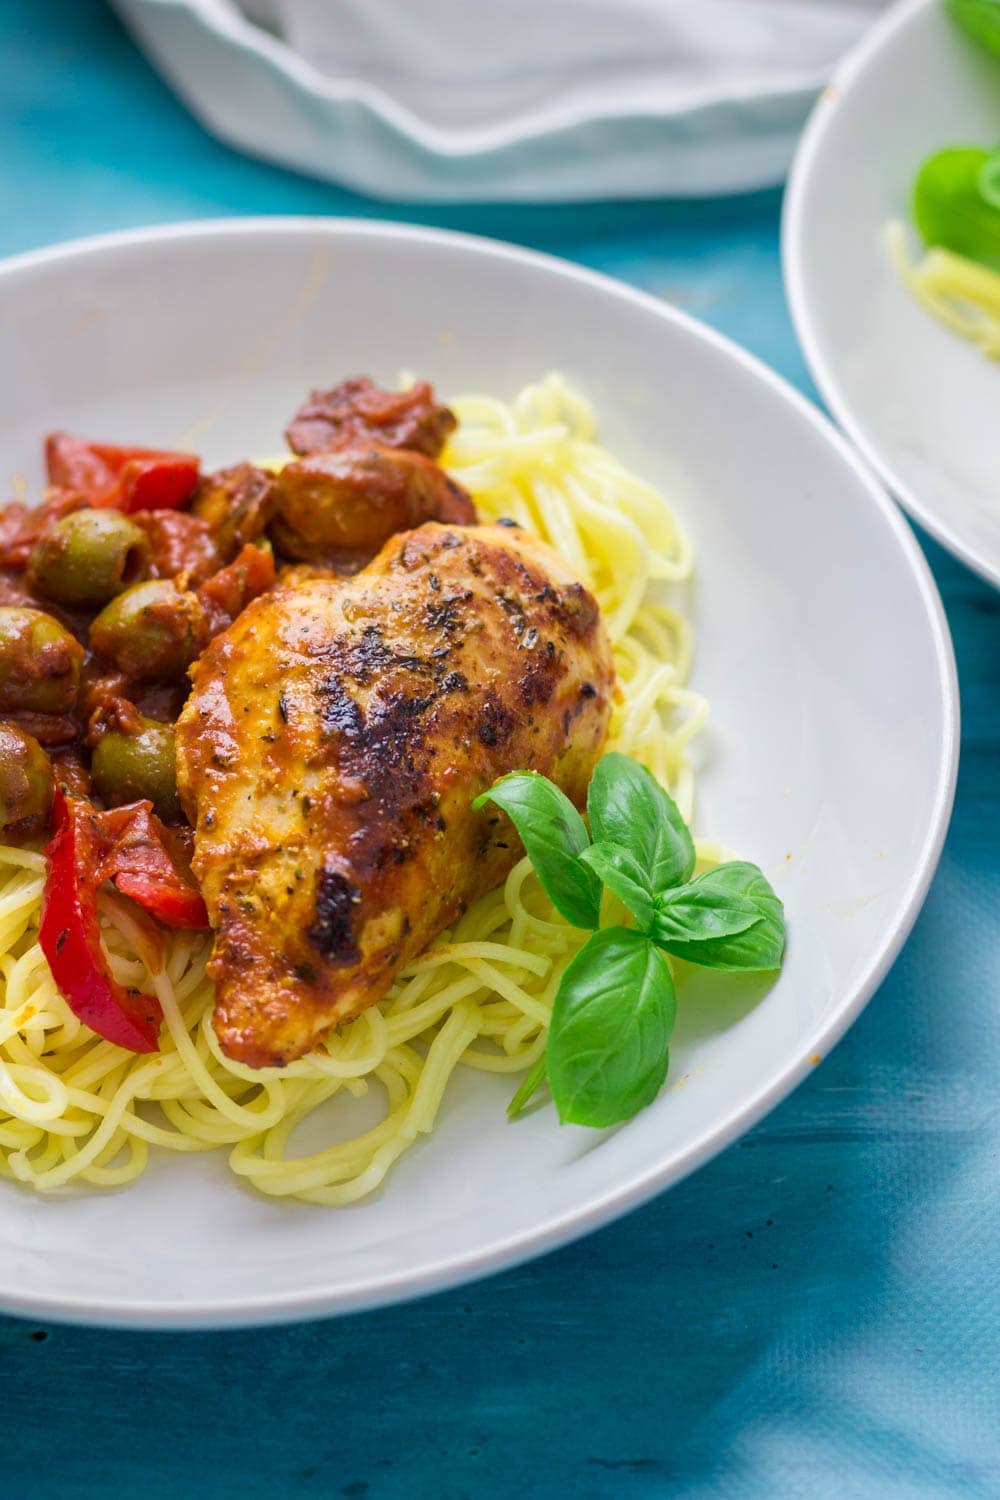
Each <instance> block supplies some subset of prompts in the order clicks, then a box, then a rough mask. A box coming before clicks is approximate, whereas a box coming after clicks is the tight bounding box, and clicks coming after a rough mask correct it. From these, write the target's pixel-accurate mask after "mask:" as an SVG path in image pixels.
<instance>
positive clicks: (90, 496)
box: [45, 432, 200, 512]
mask: <svg viewBox="0 0 1000 1500" xmlns="http://www.w3.org/2000/svg"><path fill="white" fill-rule="evenodd" d="M45 464H46V469H47V472H48V477H49V483H50V484H55V485H60V486H63V487H65V488H66V489H70V490H73V491H74V492H75V493H77V494H79V495H82V496H83V497H84V499H85V500H86V502H87V504H88V505H92V506H95V507H97V508H99V509H100V508H102V507H107V506H114V507H115V508H116V509H118V510H123V511H126V512H128V511H134V510H179V509H180V508H181V506H183V505H186V504H187V502H188V501H189V500H190V499H191V496H192V495H193V494H194V491H195V489H196V487H197V484H198V480H199V477H200V467H199V462H198V458H197V456H196V455H195V454H193V453H170V452H166V451H162V450H160V449H157V448H123V447H120V446H118V445H117V444H114V443H91V442H88V441H87V440H86V439H85V438H77V437H72V436H71V435H70V434H69V433H67V432H53V433H50V434H49V436H48V437H47V438H46V440H45Z"/></svg>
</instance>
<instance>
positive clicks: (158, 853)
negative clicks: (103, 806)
mask: <svg viewBox="0 0 1000 1500" xmlns="http://www.w3.org/2000/svg"><path fill="white" fill-rule="evenodd" d="M97 816H98V817H99V818H100V819H101V824H102V828H103V830H104V831H105V833H106V836H107V837H108V838H110V839H111V840H113V843H112V846H111V848H110V849H109V851H108V853H107V855H106V856H105V859H104V870H105V873H106V878H107V879H109V880H112V881H113V882H114V884H115V885H116V886H117V887H118V889H119V890H120V891H121V893H122V895H123V896H128V897H129V898H130V899H131V900H132V901H135V902H137V903H138V905H139V906H141V907H143V908H144V909H145V910H146V911H148V912H149V913H150V915H151V916H154V917H157V918H159V920H160V921H161V922H162V923H163V924H164V925H165V926H167V927H195V928H201V927H207V926H208V912H207V911H206V909H205V903H204V901H203V900H202V896H201V892H200V891H199V889H198V887H197V886H196V885H195V883H194V881H193V880H192V878H191V876H190V875H189V874H188V872H187V867H186V865H187V862H186V860H185V859H184V855H183V852H182V851H181V849H180V848H179V847H178V845H177V841H176V839H174V838H173V837H172V836H171V834H170V831H169V830H168V829H167V828H165V827H164V826H163V824H162V823H161V822H160V820H159V818H158V817H157V816H156V814H155V813H154V812H153V808H152V803H150V802H132V803H130V804H129V805H128V806H127V807H113V808H110V809H109V810H108V811H107V812H105V813H99V814H98V815H97Z"/></svg>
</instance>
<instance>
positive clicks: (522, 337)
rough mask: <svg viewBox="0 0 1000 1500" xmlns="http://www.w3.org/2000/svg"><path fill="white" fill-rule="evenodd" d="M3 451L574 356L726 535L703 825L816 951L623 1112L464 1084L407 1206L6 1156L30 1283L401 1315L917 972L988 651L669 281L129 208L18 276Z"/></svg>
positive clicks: (735, 1118)
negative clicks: (918, 945) (49, 1190)
mask: <svg viewBox="0 0 1000 1500" xmlns="http://www.w3.org/2000/svg"><path fill="white" fill-rule="evenodd" d="M0 293H2V295H3V302H4V307H5V312H6V317H5V320H4V322H3V324H2V330H0V368H3V369H6V370H9V371H16V372H17V378H16V380H13V381H10V382H8V390H7V393H6V397H5V400H4V402H3V405H2V408H0V424H2V425H0V472H3V473H9V472H10V471H11V470H21V471H26V472H27V473H28V476H29V478H30V480H31V481H33V482H36V483H37V482H38V481H40V477H41V476H40V467H39V463H38V456H39V439H40V437H41V435H42V433H43V432H45V430H46V429H47V428H50V427H52V426H53V425H58V426H62V427H67V428H69V429H71V430H76V431H79V432H83V433H93V434H99V435H104V436H107V437H110V438H112V439H118V440H124V441H128V440H132V439H134V440H137V441H143V442H148V443H151V444H154V445H156V444H162V445H171V444H175V445H176V444H180V443H190V442H192V441H195V442H197V443H198V445H199V447H200V448H201V450H202V452H203V454H204V456H205V458H206V461H207V462H208V463H210V464H212V463H221V462H225V461H230V460H233V459H235V458H237V457H239V456H241V455H245V454H247V453H259V452H267V451H269V450H273V448H274V447H275V445H276V444H277V443H278V441H279V434H280V430H281V426H282V423H283V421H284V419H285V418H286V416H287V415H288V413H290V412H291V411H292V410H293V408H294V406H295V405H296V403H297V401H298V400H299V398H300V397H301V394H302V392H303V391H305V390H306V389H308V388H309V387H310V386H311V385H315V384H318V383H321V382H328V381H331V380H335V379H337V378H339V377H340V376H342V375H344V374H346V373H349V372H353V371H357V370H369V371H371V373H372V374H373V375H374V376H376V377H381V378H382V379H385V380H391V379H392V378H394V376H395V374H396V372H397V371H398V370H399V369H400V367H408V368H410V369H412V370H415V371H419V372H420V373H421V374H422V375H427V376H429V377H431V378H433V379H434V380H435V381H436V382H437V384H438V386H439V388H440V389H441V390H442V391H443V392H444V393H446V394H447V393H448V392H457V391H462V390H467V389H475V388H478V389H481V390H486V391H491V392H494V393H496V394H498V395H500V396H505V397H506V396H510V395H512V394H513V393H514V392H515V391H516V390H517V389H518V387H520V386H521V385H522V384H523V383H524V382H525V381H528V380H530V379H532V378H534V377H536V376H538V375H539V374H540V373H541V372H543V371H545V370H547V369H549V368H553V367H555V368H559V369H561V370H562V371H564V372H565V374H566V375H567V376H569V377H570V378H571V379H572V380H573V381H574V382H576V383H577V384H578V385H579V386H580V387H582V389H583V390H584V391H585V392H586V393H587V394H588V395H589V396H590V397H591V398H592V399H593V401H594V402H595V403H596V406H597V409H598V412H599V413H600V418H601V427H602V435H603V437H604V439H605V440H606V441H607V442H608V443H609V444H610V445H611V446H612V447H613V448H614V449H615V450H616V451H617V452H618V453H620V454H621V455H622V456H623V457H624V458H625V459H626V460H627V461H628V462H630V463H632V464H634V465H635V466H636V467H637V468H638V469H639V470H640V471H641V472H643V473H645V474H648V475H650V476H652V477H653V478H654V479H656V480H657V481H658V482H659V483H661V484H662V485H664V486H665V487H666V488H667V489H668V490H669V491H670V493H671V494H672V495H673V496H674V498H675V500H676V502H677V504H678V506H679V508H680V510H681V512H682V514H683V515H684V517H685V518H686V520H687V522H688V524H689V526H690V528H691V531H692V532H693V534H694V538H695V542H696V545H697V551H698V557H699V581H698V586H697V589H696V592H695V599H694V605H693V608H694V616H695V622H696V627H697V631H698V652H697V662H696V674H695V680H696V684H697V686H698V687H699V688H701V689H702V690H703V691H705V692H706V693H707V694H708V695H709V698H710V699H711V703H712V710H713V717H712V724H711V729H710V732H709V736H708V744H707V748H706V754H705V764H704V769H703V773H702V777H701V792H700V800H699V816H698V825H699V827H700V829H701V830H702V831H703V832H706V833H710V834H712V835H718V836H721V837H723V838H724V839H725V840H726V841H727V842H728V843H729V844H730V845H732V846H733V847H735V848H737V849H738V850H740V851H741V852H744V853H746V854H747V855H748V856H750V857H753V858H755V859H757V860H758V861H759V862H760V863H761V864H762V865H763V866H764V868H765V869H766V871H767V872H768V873H769V875H770V876H771V878H772V879H773V881H774V883H775V885H776V886H777V888H778V890H779V891H780V893H781V895H782V896H783V898H784V900H785V903H786V906H787V912H788V920H789V929H790V942H789V950H788V958H787V962H786V965H785V969H784V971H783V973H782V975H781V978H780V980H779V981H778V983H777V984H776V985H775V986H774V988H773V989H772V990H771V991H770V992H769V993H768V994H767V995H766V996H765V997H764V998H763V999H760V1001H759V1003H757V1004H752V1003H751V999H750V997H749V996H748V995H747V994H746V993H745V992H744V993H743V994H740V993H739V992H738V991H737V990H736V989H735V988H733V987H731V986H728V985H726V984H725V983H724V984H723V985H722V987H721V990H720V988H719V986H718V984H717V983H716V984H715V985H714V986H713V987H711V988H710V989H709V990H707V991H705V992H702V993H696V992H694V991H693V990H688V991H686V992H684V993H683V995H682V1003H681V1019H680V1023H679V1027H678V1032H677V1043H676V1046H675V1048H674V1051H673V1058H672V1069H671V1076H670V1082H669V1085H668V1087H667V1088H666V1089H665V1090H664V1092H663V1094H662V1096H661V1097H660V1098H659V1100H658V1101H657V1102H656V1104H655V1105H654V1106H653V1107H652V1108H650V1109H648V1110H647V1111H645V1113H643V1114H642V1115H640V1116H639V1117H638V1118H637V1119H636V1120H634V1121H633V1122H632V1123H631V1124H629V1125H627V1126H625V1127H624V1128H621V1129H619V1130H617V1131H615V1132H610V1133H606V1134H593V1133H587V1132H585V1131H582V1130H575V1129H560V1128H559V1126H558V1125H557V1123H556V1120H555V1117H554V1115H553V1113H552V1112H551V1110H547V1109H546V1110H540V1111H538V1112H536V1113H534V1114H532V1115H531V1116H530V1117H529V1118H527V1119H525V1120H524V1121H522V1122H521V1123H519V1124H517V1125H516V1126H512V1125H508V1124H507V1123H506V1122H505V1119H504V1103H505V1100H506V1096H507V1093H508V1090H509V1084H508V1083H507V1082H506V1081H504V1080H501V1079H498V1078H490V1077H487V1076H485V1075H480V1074H475V1075H471V1074H470V1076H469V1077H467V1078H462V1079H461V1080H459V1081H458V1084H457V1087H455V1089H454V1090H453V1092H452V1093H451V1094H450V1095H449V1097H448V1099H447V1102H446V1106H445V1108H444V1110H443V1113H442V1117H441V1120H440V1124H439V1128H438V1130H437V1131H436V1133H435V1134H434V1136H433V1137H432V1138H431V1139H429V1140H428V1141H427V1142H426V1143H425V1144H422V1145H421V1146H419V1147H418V1148H417V1149H416V1150H414V1151H413V1152H412V1153H411V1154H410V1155H409V1156H407V1157H406V1158H405V1159H404V1161H403V1162H402V1163H401V1164H400V1165H399V1167H398V1168H397V1169H396V1170H395V1171H394V1173H393V1175H392V1178H391V1180H390V1181H389V1183H388V1186H387V1187H386V1189H385V1191H384V1192H383V1193H382V1195H381V1196H380V1197H379V1198H378V1199H377V1200H376V1201H374V1202H370V1203H366V1204H364V1205H361V1206H359V1207H356V1208H352V1209H349V1210H340V1211H337V1210H332V1211H325V1210H320V1209H316V1208H310V1207H306V1206H304V1205H296V1204H289V1205H281V1204H276V1203H275V1202H272V1201H262V1200H260V1199H258V1198H256V1197H254V1196H252V1195H251V1194H250V1193H249V1192H247V1191H245V1190H243V1189H241V1188H240V1187H239V1186H237V1184H236V1182H235V1181H234V1180H233V1179H232V1178H231V1177H230V1176H229V1174H228V1171H227V1169H226V1165H225V1161H224V1159H222V1158H215V1159H212V1158H199V1159H191V1158H186V1159H185V1158H165V1157H161V1158H160V1159H159V1160H157V1161H156V1163H155V1164H154V1165H153V1166H152V1168H151V1170H150V1171H149V1172H148V1174H147V1176H146V1177H144V1178H143V1179H142V1180H141V1181H140V1182H139V1183H138V1184H137V1185H135V1186H134V1187H132V1188H130V1189H128V1190H126V1191H123V1192H120V1193H111V1194H100V1193H97V1194H92V1195H89V1196H79V1195H77V1196H72V1197H66V1198H59V1199H49V1200H41V1199H39V1198H37V1197H32V1196H30V1195H29V1194H28V1193H27V1192H26V1191H24V1190H22V1189H21V1188H19V1187H16V1186H13V1185H9V1184H6V1183H0V1306H2V1307H3V1308H5V1309H8V1310H10V1311H15V1312H25V1313H27V1312H31V1313H33V1314H35V1315H39V1316H48V1317H53V1318H65V1319H72V1320H77V1321H82V1322H93V1323H109V1324H133V1325H158V1326H167V1325H169V1326H195V1325H201V1326H206V1325H219V1324H236V1323H254V1322H266V1321H277V1320H281V1319H292V1318H298V1317H307V1316H311V1315H316V1314H321V1313H328V1312H334V1311H343V1310H347V1309H351V1308H358V1307H365V1306H371V1305H374V1304H377V1303H384V1302H389V1301H392V1300H394V1299H400V1298H404V1297H412V1296H415V1295H417V1294H419V1293H422V1292H427V1291H431V1290H434V1289H437V1288H441V1287H445V1286H448V1285H452V1284H454V1283H456V1282H459V1281H461V1280H463V1279H466V1278H470V1277H474V1276H481V1275H484V1274H485V1273H487V1272H489V1271H492V1270H496V1269H497V1268H499V1267H501V1266H505V1265H510V1264H511V1263H513V1262H516V1261H518V1260H522V1259H524V1258H525V1257H527V1256H529V1255H534V1254H538V1253H540V1252H541V1251H543V1250H546V1249H549V1248H551V1247H552V1246H554V1245H557V1244H559V1243H561V1242H563V1241H565V1240H568V1239H570V1238H571V1237H573V1236H575V1235H579V1234H582V1233H584V1231H586V1230H588V1229H593V1228H594V1227H596V1226H597V1225H599V1224H601V1223H604V1222H606V1221H607V1220H608V1219H610V1218H613V1217H614V1216H615V1215H616V1214H620V1213H623V1212H624V1211H625V1210H626V1209H628V1208H630V1207H632V1206H634V1205H636V1204H638V1203H641V1202H642V1201H643V1200H644V1199H646V1198H648V1197H650V1196H651V1195H652V1194H653V1193H656V1192H658V1191H659V1190H661V1189H662V1188H664V1187H666V1186H668V1185H669V1184H670V1183H672V1182H675V1181H677V1179H678V1178H679V1177H681V1176H683V1175H684V1174H685V1173H686V1172H689V1171H691V1170H692V1168H694V1167H696V1166H698V1164H699V1163H701V1162H703V1161H705V1160H707V1158H709V1157H710V1156H712V1155H713V1154H714V1153H715V1152H717V1151H719V1150H721V1148H722V1147H723V1146H725V1145H726V1144H727V1143H728V1142H730V1141H732V1140H733V1139H734V1138H735V1137H736V1136H738V1135H739V1134H740V1133H741V1132H742V1131H744V1130H746V1129H747V1127H748V1126H750V1125H752V1124H753V1122H754V1121H755V1120H758V1119H759V1118H760V1117H761V1115H763V1114H764V1113H765V1112H766V1111H767V1110H768V1109H770V1108H772V1107H773V1106H774V1105H775V1104H776V1103H777V1102H778V1101H779V1100H780V1099H781V1098H782V1097H783V1096H784V1095H785V1094H787V1093H788V1091H789V1090H790V1089H791V1088H793V1087H794V1085H795V1084H796V1083H797V1082H798V1080H799V1079H800V1078H802V1077H803V1075H804V1074H805V1073H806V1072H808V1071H809V1070H810V1069H811V1068H812V1067H813V1066H814V1065H815V1063H816V1061H817V1060H818V1059H819V1058H820V1057H821V1056H822V1055H823V1054H824V1053H825V1052H826V1051H827V1050H828V1049H829V1048H830V1047H831V1046H832V1044H833V1043H834V1041H835V1040H836V1039H837V1037H838V1036H840V1034H841V1033H842V1032H843V1031H844V1029H845V1027H846V1026H848V1025H849V1023H850V1022H851V1021H852V1020H853V1019H854V1017H855V1016H856V1015H857V1014H858V1012H859V1011H860V1010H861V1008H862V1006H863V1005H864V1003H865V1001H866V1000H867V999H868V997H869V996H870V995H871V993H872V991H873V990H874V988H875V987H876V985H877V984H878V982H879V981H880V979H881V978H882V977H883V975H884V974H885V972H886V970H887V969H888V967H889V965H890V963H891V962H892V959H893V957H894V956H895V954H896V952H897V950H898V949H899V946H900V944H901V943H902V941H903V938H904V937H905V936H906V933H907V932H908V931H909V928H910V926H911V924H912V922H913V920H914V917H915V916H916V913H917V910H918V908H919V906H920V904H921V902H922V900H923V897H924V894H925V892H926V890H927V885H928V882H929V880H930V877H931V874H932V871H933V869H934V866H935V863H936V861H937V858H938V854H939V851H940V848H941V843H942V839H943V836H944V832H945V827H946V824H947V820H948V814H949V809H950V806H951V799H952V793H953V784H954V775H955V762H956V746H957V714H958V705H957V696H956V687H955V674H954V663H953V659H952V652H951V645H950V641H949V638H948V632H947V627H946V625H945V621H944V618H943V616H942V612H941V607H940V603H939V600H938V597H937V594H936V592H935V589H934V585H933V582H932V580H931V578H930V575H929V573H928V570H927V567H926V565H925V563H924V560H923V557H922V555H921V553H920V551H919V548H918V547H917V545H916V543H915V541H914V539H913V537H912V536H911V534H910V532H909V530H908V528H907V527H906V525H905V524H904V523H903V521H902V519H901V518H900V516H899V515H898V513H897V511H896V510H895V508H894V507H893V506H892V505H891V504H890V502H889V501H888V499H887V498H886V496H885V495H884V493H883V492H882V490H881V489H880V488H879V486H878V484H877V483H875V482H874V481H873V480H872V479H870V478H869V477H868V476H867V473H866V471H865V470H864V469H863V468H862V466H861V465H860V464H859V463H858V461H857V459H856V458H855V457H854V456H853V454H852V453H851V451H850V450H849V449H848V447H847V446H846V444H845V443H844V442H843V441H842V440H841V439H840V438H839V437H838V436H837V435H836V433H835V432H834V431H833V429H832V428H831V427H830V425H829V424H828V423H827V422H826V421H825V419H824V418H822V417H821V416H820V415H819V414H818V413H817V412H816V411H815V409H814V408H813V407H812V406H811V405H809V404H808V403H807V402H806V401H804V400H803V399H802V398H801V397H799V396H798V395H796V394H795V392H794V391H792V390H791V389H789V387H788V386H786V385H785V384H783V383H782V381H780V380H779V379H778V378H777V377H776V376H774V375H773V374H771V373H770V372H769V371H768V370H766V369H765V368H764V367H763V366H761V365H759V364H758V363H756V361H754V360H753V359H751V358H750V357H749V356H748V355H746V354H744V353H742V352H741V351H740V350H738V349H737V348H735V347H734V346H733V345H731V344H729V343H727V342H726V341H725V340H724V339H722V338H720V337H719V336H718V335H717V334H714V333H712V332H710V331H709V330H707V329H705V328H702V327H701V326H700V325H698V324H696V323H694V322H692V321H691V320H690V319H689V318H686V317H684V316H683V315H682V314H679V313H677V312H674V311H672V310H671V309H669V308H667V307H666V306H664V305H663V304H661V303H659V302H657V301H654V300H653V299H652V298H649V297H644V296H641V295H639V294H638V293H636V292H633V291H630V290H628V289H627V288H625V287H623V286H619V285H617V284H615V283H614V282H611V281H608V280H605V279H603V278H602V277H599V276H596V275H593V274H591V273H589V272H587V271H583V270H580V269H578V268H577V267H574V266H569V265H565V264H562V263H560V262H558V261H555V260H550V259H547V258H544V257H542V256H537V255H531V254H528V253H526V252H525V251H522V250H516V249H511V248H509V247H506V246H502V245H497V244H491V243H489V242H486V241H481V240H474V239H468V238H465V237H462V236H458V235H450V234H442V233H434V232H427V231H421V230H414V229H406V228H400V227H397V226H388V225H377V224H370V223H366V224H357V223H349V222H343V221H341V222H330V221H323V220H317V219H307V220H306V219H304V220H274V219H268V220H259V221H252V220H241V221H232V222H228V223H221V224H211V223H210V224H200V225H190V226H181V227H175V228H169V229H160V230H149V231H141V232H139V233H135V234H125V235H115V236H111V237H109V238H104V239H100V240H95V241H90V242H85V243H83V244H79V245H75V246H68V247H64V248H58V249H55V250H51V251H45V252H42V253H39V254H33V255H28V256H23V257H21V258H19V259H18V260H15V261H10V262H7V263H6V265H4V266H3V267H2V269H0Z"/></svg>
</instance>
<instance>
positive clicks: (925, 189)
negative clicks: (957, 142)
mask: <svg viewBox="0 0 1000 1500" xmlns="http://www.w3.org/2000/svg"><path fill="white" fill-rule="evenodd" d="M990 156H991V153H990V152H989V151H983V150H981V149H980V148H979V147H977V146H948V147H946V148H945V150H943V151H936V152H935V153H934V155H933V156H929V157H928V158H927V160H926V161H925V162H923V163H922V165H921V167H920V170H919V171H918V172H917V175H916V178H915V180H914V183H913V217H914V220H915V222H916V226H917V228H918V229H919V231H920V234H921V236H922V238H923V240H924V242H925V243H926V244H927V245H929V246H934V245H940V246H942V247H943V248H944V249H945V250H951V251H953V253H954V254H955V255H964V256H966V257H967V258H968V259H969V260H975V261H979V262H980V263H981V264H982V265H984V266H990V267H992V268H993V269H994V270H1000V208H997V207H996V205H995V204H994V203H991V202H988V201H987V199H986V198H985V197H984V196H983V194H982V192H981V191H980V186H979V183H980V176H981V174H982V172H983V170H984V168H985V167H986V165H987V163H988V162H989V160H990Z"/></svg>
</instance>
